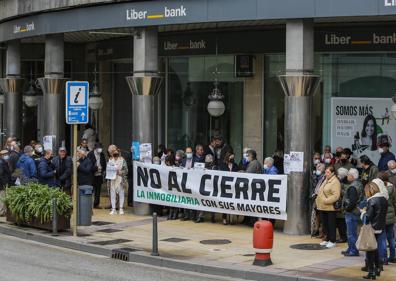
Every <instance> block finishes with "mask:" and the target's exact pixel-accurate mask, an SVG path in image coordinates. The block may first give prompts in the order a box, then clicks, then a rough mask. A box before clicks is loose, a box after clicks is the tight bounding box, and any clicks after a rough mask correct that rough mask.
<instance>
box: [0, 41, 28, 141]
mask: <svg viewBox="0 0 396 281" xmlns="http://www.w3.org/2000/svg"><path fill="white" fill-rule="evenodd" d="M23 82H24V81H23V79H22V78H21V45H20V42H19V41H17V40H15V41H10V42H9V43H8V44H7V55H6V78H2V79H0V87H1V89H2V91H3V92H4V111H5V112H4V115H3V116H4V119H5V122H4V123H5V124H4V125H5V134H6V136H7V137H15V138H17V139H21V138H22V127H23V124H22V91H23Z"/></svg>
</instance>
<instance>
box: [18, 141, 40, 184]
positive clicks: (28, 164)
mask: <svg viewBox="0 0 396 281" xmlns="http://www.w3.org/2000/svg"><path fill="white" fill-rule="evenodd" d="M32 156H33V147H31V146H30V145H27V146H25V148H24V155H22V156H21V157H20V158H19V160H18V162H17V164H16V168H18V169H21V170H22V173H23V180H24V181H26V182H27V181H31V180H33V179H36V178H37V169H36V164H35V163H34V160H33V158H32Z"/></svg>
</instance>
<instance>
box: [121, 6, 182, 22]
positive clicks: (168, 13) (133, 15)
mask: <svg viewBox="0 0 396 281" xmlns="http://www.w3.org/2000/svg"><path fill="white" fill-rule="evenodd" d="M178 17H187V8H186V7H185V6H184V5H180V6H179V7H167V6H165V7H164V9H163V10H162V11H159V12H151V13H150V12H148V11H147V10H136V9H127V10H126V20H127V21H133V20H145V19H151V20H155V19H163V18H178Z"/></svg>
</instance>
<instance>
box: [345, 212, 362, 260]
mask: <svg viewBox="0 0 396 281" xmlns="http://www.w3.org/2000/svg"><path fill="white" fill-rule="evenodd" d="M345 223H346V225H347V238H348V249H347V252H348V253H350V254H359V250H358V249H357V248H356V241H357V239H358V234H357V227H358V223H359V216H357V215H355V214H354V213H345Z"/></svg>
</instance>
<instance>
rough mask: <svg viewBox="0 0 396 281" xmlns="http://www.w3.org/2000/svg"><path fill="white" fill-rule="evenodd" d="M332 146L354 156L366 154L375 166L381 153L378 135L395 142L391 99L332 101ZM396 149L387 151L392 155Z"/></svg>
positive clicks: (395, 133)
mask: <svg viewBox="0 0 396 281" xmlns="http://www.w3.org/2000/svg"><path fill="white" fill-rule="evenodd" d="M331 101H332V107H331V121H332V124H331V146H332V148H333V150H335V148H336V147H337V146H341V147H344V148H347V147H348V148H350V149H351V150H352V151H353V154H354V156H355V157H359V156H360V155H363V154H365V155H367V156H368V157H370V159H371V161H373V162H374V164H377V163H378V160H379V158H380V154H379V152H378V147H377V138H378V136H380V135H382V134H385V135H388V136H389V137H390V140H391V141H392V140H394V139H396V127H395V125H396V123H395V119H394V118H393V117H392V113H391V111H390V110H391V106H392V105H393V102H392V99H390V98H332V99H331ZM395 148H396V146H392V147H391V148H390V149H391V151H392V152H393V153H395V152H396V151H395V150H394V149H395Z"/></svg>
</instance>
